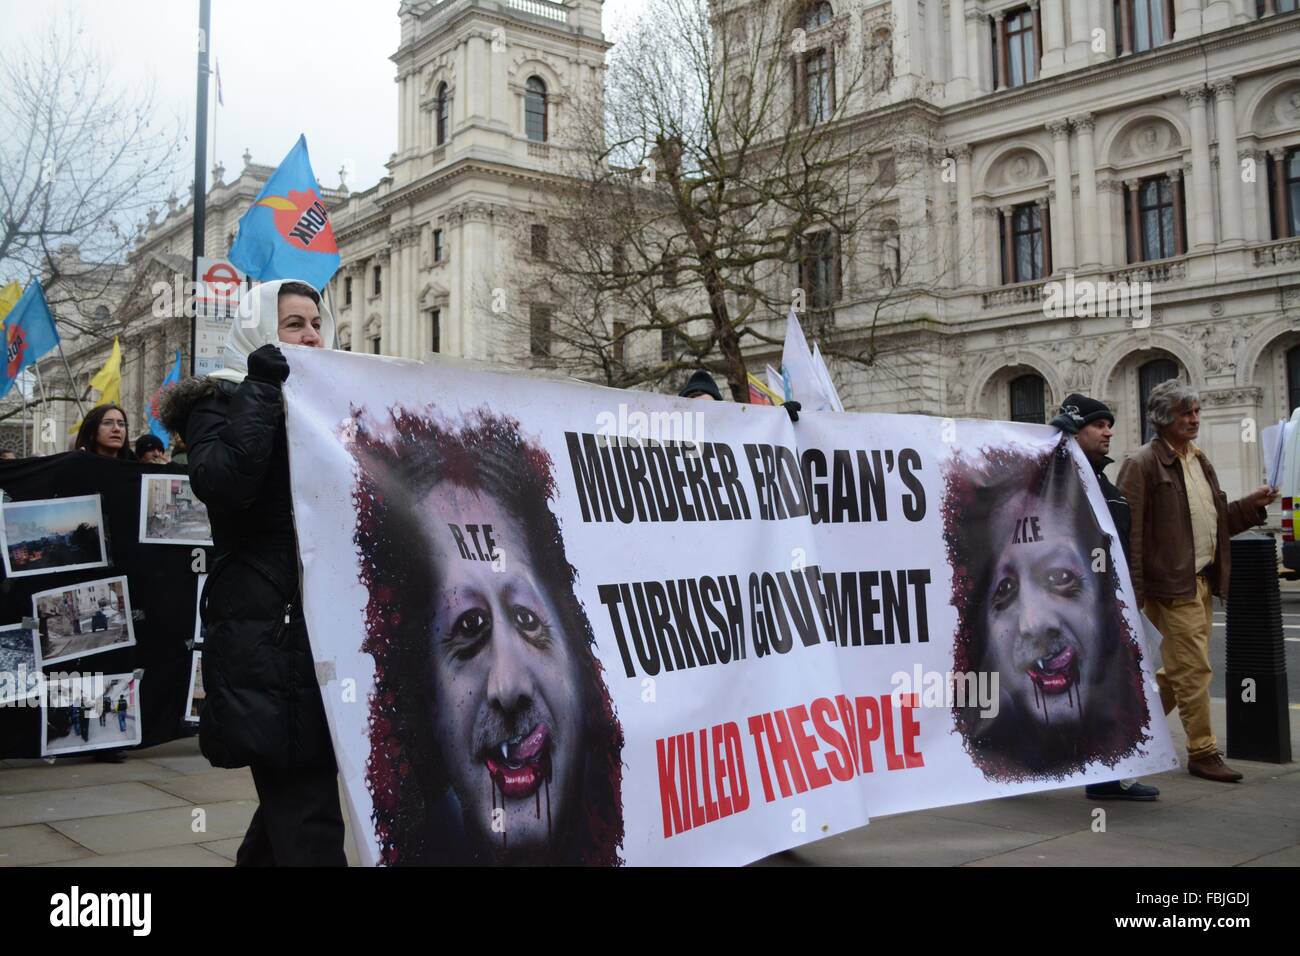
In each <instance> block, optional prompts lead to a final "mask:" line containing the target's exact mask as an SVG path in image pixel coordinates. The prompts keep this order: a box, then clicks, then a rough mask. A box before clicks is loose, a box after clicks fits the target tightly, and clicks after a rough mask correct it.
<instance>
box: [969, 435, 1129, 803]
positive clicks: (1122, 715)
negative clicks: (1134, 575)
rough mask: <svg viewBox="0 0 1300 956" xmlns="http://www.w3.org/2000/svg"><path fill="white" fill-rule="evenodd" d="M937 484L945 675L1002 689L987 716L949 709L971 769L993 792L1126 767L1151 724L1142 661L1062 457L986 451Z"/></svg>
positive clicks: (1105, 541)
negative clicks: (948, 604) (947, 645)
mask: <svg viewBox="0 0 1300 956" xmlns="http://www.w3.org/2000/svg"><path fill="white" fill-rule="evenodd" d="M946 480H947V494H946V496H945V500H944V539H945V541H946V542H947V545H948V556H949V560H950V561H951V563H952V568H953V604H954V605H955V606H956V608H957V612H958V628H957V634H956V639H955V643H954V648H953V658H954V669H955V670H957V671H959V672H962V673H971V672H973V673H976V674H989V675H990V677H991V676H993V675H996V677H997V686H998V689H999V701H998V709H997V713H996V714H993V713H987V714H985V713H981V711H980V709H979V708H978V707H964V706H961V707H956V708H954V711H953V716H954V719H955V721H956V724H957V729H958V730H959V731H960V732H961V735H962V740H963V743H964V744H965V746H966V749H967V751H968V752H969V753H970V754H971V757H972V759H973V760H974V761H975V763H976V764H977V765H978V766H979V767H980V768H981V769H982V770H983V771H984V773H985V775H986V776H987V777H989V778H990V779H995V780H1025V779H1034V778H1039V779H1041V778H1046V777H1050V778H1056V779H1061V778H1063V777H1067V776H1070V775H1072V774H1074V773H1077V772H1079V771H1080V770H1083V769H1084V768H1085V767H1086V766H1088V765H1089V764H1095V763H1101V764H1105V765H1107V766H1114V765H1115V763H1116V762H1118V761H1119V760H1120V759H1122V758H1124V757H1127V756H1131V755H1132V754H1134V753H1135V752H1136V748H1137V745H1138V744H1139V743H1141V742H1143V741H1145V740H1147V739H1148V738H1147V736H1146V734H1145V733H1144V728H1145V727H1146V726H1147V725H1148V723H1149V720H1150V715H1149V713H1148V711H1147V706H1146V696H1145V693H1144V689H1143V687H1142V669H1141V659H1142V658H1141V651H1140V649H1139V646H1138V644H1137V643H1136V642H1135V641H1134V640H1133V637H1132V635H1131V634H1130V633H1129V628H1128V624H1127V623H1126V621H1125V619H1124V615H1123V613H1122V610H1121V606H1120V602H1119V593H1120V584H1119V575H1118V574H1117V572H1116V569H1115V567H1114V564H1113V563H1112V557H1113V556H1117V555H1119V552H1118V549H1117V548H1116V549H1114V550H1112V545H1113V542H1111V540H1110V539H1109V537H1108V536H1107V535H1106V534H1105V533H1103V532H1102V530H1101V526H1100V524H1099V523H1098V521H1097V519H1096V517H1095V515H1094V513H1093V510H1092V505H1091V504H1090V503H1089V501H1088V497H1087V491H1086V486H1085V485H1084V481H1083V476H1082V473H1081V471H1080V470H1079V467H1078V465H1077V463H1076V462H1075V461H1074V459H1073V458H1072V457H1071V454H1070V450H1069V447H1068V446H1067V445H1066V444H1065V442H1064V441H1062V442H1061V443H1059V444H1058V445H1057V446H1056V447H1055V448H1054V449H1052V450H1050V451H1048V452H1046V453H1032V452H1028V451H1024V450H1021V449H1015V448H988V449H984V450H982V452H981V453H980V454H979V455H978V456H972V457H971V458H958V459H956V460H954V461H953V462H952V463H951V464H950V465H949V466H948V468H947V470H946ZM1121 559H1122V556H1121Z"/></svg>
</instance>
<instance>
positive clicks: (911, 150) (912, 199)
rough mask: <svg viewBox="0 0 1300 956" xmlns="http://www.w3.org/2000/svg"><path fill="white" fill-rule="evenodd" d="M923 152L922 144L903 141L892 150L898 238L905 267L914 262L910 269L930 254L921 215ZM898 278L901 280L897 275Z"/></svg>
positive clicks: (925, 172)
mask: <svg viewBox="0 0 1300 956" xmlns="http://www.w3.org/2000/svg"><path fill="white" fill-rule="evenodd" d="M926 152H927V150H926V148H925V146H924V144H922V143H920V142H916V141H912V142H905V143H903V144H902V145H900V146H899V147H898V149H896V150H895V153H894V155H895V164H896V170H897V180H898V186H897V193H898V207H899V233H900V235H899V237H898V238H899V243H900V245H901V247H902V258H903V264H904V268H905V269H907V268H908V264H909V263H912V264H914V265H913V266H912V267H911V268H915V267H916V266H915V264H921V263H924V262H925V261H926V259H927V258H928V257H929V256H930V254H931V253H930V252H929V250H930V249H931V248H932V246H931V238H932V236H931V234H930V223H929V222H928V221H927V219H926V216H925V183H926V177H927V176H928V174H929V170H928V169H927V168H926V165H925V158H926ZM922 268H925V267H924V266H922ZM927 271H928V270H927ZM899 281H900V282H902V281H903V279H902V278H901V277H900V279H899ZM913 281H915V277H914V278H913Z"/></svg>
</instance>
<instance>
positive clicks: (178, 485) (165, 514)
mask: <svg viewBox="0 0 1300 956" xmlns="http://www.w3.org/2000/svg"><path fill="white" fill-rule="evenodd" d="M140 543H141V544H188V545H196V544H202V545H211V544H212V526H211V525H210V524H209V523H208V509H207V506H206V505H204V504H203V502H202V501H200V500H199V499H198V498H197V497H196V496H195V494H194V489H193V488H192V487H191V486H190V479H189V478H188V477H186V476H184V475H141V476H140Z"/></svg>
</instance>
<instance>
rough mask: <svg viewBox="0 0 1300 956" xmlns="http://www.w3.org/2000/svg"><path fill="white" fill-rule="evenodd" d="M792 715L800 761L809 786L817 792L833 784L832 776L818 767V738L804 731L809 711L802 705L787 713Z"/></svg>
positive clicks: (793, 732) (791, 724) (791, 725)
mask: <svg viewBox="0 0 1300 956" xmlns="http://www.w3.org/2000/svg"><path fill="white" fill-rule="evenodd" d="M786 713H788V714H789V715H790V731H791V733H792V734H793V735H794V742H795V746H796V747H798V748H799V759H800V760H802V761H803V770H804V773H805V774H806V775H807V777H808V785H809V786H810V787H811V788H812V789H813V790H817V789H819V788H821V787H824V786H826V785H827V784H828V783H830V782H831V775H830V774H829V773H827V772H826V771H825V770H824V769H823V768H821V767H819V766H818V765H817V756H816V755H817V750H818V748H817V738H816V737H814V736H812V735H811V734H809V733H808V732H807V731H805V730H804V729H803V725H804V724H806V723H808V709H807V708H806V707H804V705H803V704H800V705H799V706H797V707H791V708H790V709H789V710H788V711H786Z"/></svg>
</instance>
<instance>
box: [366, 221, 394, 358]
mask: <svg viewBox="0 0 1300 956" xmlns="http://www.w3.org/2000/svg"><path fill="white" fill-rule="evenodd" d="M395 262H396V260H395V258H394V256H393V250H392V248H391V247H388V246H386V247H384V248H383V249H380V250H379V251H378V252H377V253H375V265H377V266H379V268H380V270H381V273H382V275H383V288H384V289H385V290H386V291H384V292H381V293H380V300H379V304H378V308H379V351H380V354H381V355H392V354H393V329H394V325H395V316H394V314H393V303H394V302H395V301H396V299H397V297H396V296H395V295H394V294H393V292H394V283H395V282H396V281H397V276H396V275H395V274H394V272H395ZM365 348H366V351H367V352H369V351H370V343H369V342H367V343H366V346H365Z"/></svg>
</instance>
